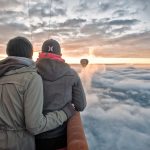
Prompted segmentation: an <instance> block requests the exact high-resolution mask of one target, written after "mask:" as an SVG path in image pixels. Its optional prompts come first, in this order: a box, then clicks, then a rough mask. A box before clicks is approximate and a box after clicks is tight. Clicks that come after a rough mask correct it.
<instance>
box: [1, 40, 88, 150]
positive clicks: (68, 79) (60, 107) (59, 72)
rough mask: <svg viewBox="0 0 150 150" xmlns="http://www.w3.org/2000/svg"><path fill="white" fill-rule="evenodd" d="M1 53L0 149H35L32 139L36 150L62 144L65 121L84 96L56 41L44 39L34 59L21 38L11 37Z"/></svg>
mask: <svg viewBox="0 0 150 150" xmlns="http://www.w3.org/2000/svg"><path fill="white" fill-rule="evenodd" d="M6 53H7V55H8V57H7V58H6V59H4V60H1V61H0V150H3V149H6V150H27V149H29V150H35V139H36V149H39V150H40V149H42V148H43V149H45V148H49V149H50V148H51V150H55V149H59V148H62V147H65V146H66V140H64V139H66V125H67V120H68V119H69V118H70V117H71V116H72V115H73V114H74V113H75V110H76V111H82V110H83V109H84V108H85V106H86V99H85V94H84V90H83V87H82V84H81V80H80V78H79V76H78V74H77V73H76V72H75V71H74V70H73V69H71V68H70V66H69V65H68V64H66V63H65V61H64V60H63V59H62V58H61V48H60V45H59V43H58V42H57V41H55V40H52V39H51V40H47V41H45V42H44V43H43V46H42V52H41V53H40V55H39V58H38V60H37V62H36V63H35V62H33V61H32V55H33V47H32V44H31V43H30V41H29V40H28V39H26V38H24V37H16V38H13V39H11V40H10V41H9V42H8V44H7V48H6ZM35 135H36V136H35ZM35 137H36V138H35ZM44 146H45V147H44Z"/></svg>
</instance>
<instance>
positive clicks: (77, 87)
mask: <svg viewBox="0 0 150 150" xmlns="http://www.w3.org/2000/svg"><path fill="white" fill-rule="evenodd" d="M37 69H38V73H39V74H40V75H41V76H42V79H43V87H44V108H43V113H44V114H46V113H48V112H51V111H54V110H60V109H62V108H63V107H64V106H65V105H66V104H67V103H72V104H73V105H74V107H75V109H76V110H77V111H83V110H84V108H85V106H86V98H85V93H84V90H83V86H82V83H81V80H80V78H79V76H78V74H77V73H76V72H75V71H74V70H73V69H72V68H70V66H69V65H68V64H66V63H64V62H60V61H57V60H53V59H50V58H44V59H39V60H38V62H37ZM65 127H66V124H63V126H60V127H58V128H56V129H55V130H53V131H50V132H47V133H42V134H40V135H39V136H38V137H39V138H53V137H57V136H60V135H61V134H63V130H65Z"/></svg>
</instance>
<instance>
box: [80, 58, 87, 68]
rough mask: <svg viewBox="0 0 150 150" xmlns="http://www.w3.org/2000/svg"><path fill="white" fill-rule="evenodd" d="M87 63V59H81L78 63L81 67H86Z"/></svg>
mask: <svg viewBox="0 0 150 150" xmlns="http://www.w3.org/2000/svg"><path fill="white" fill-rule="evenodd" d="M88 63H89V61H88V59H81V60H80V64H81V65H82V67H86V66H87V64H88Z"/></svg>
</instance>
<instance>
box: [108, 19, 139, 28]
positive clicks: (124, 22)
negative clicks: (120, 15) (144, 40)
mask: <svg viewBox="0 0 150 150" xmlns="http://www.w3.org/2000/svg"><path fill="white" fill-rule="evenodd" d="M139 22H140V21H139V20H137V19H126V20H112V21H110V22H108V24H110V25H128V26H130V25H135V24H137V23H139Z"/></svg>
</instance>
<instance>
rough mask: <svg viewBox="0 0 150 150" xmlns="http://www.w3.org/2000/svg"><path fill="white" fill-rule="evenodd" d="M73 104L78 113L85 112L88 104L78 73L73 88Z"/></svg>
mask: <svg viewBox="0 0 150 150" xmlns="http://www.w3.org/2000/svg"><path fill="white" fill-rule="evenodd" d="M72 103H73V104H74V106H75V109H76V111H83V110H84V108H85V107H86V104H87V103H86V97H85V93H84V89H83V86H82V82H81V80H80V78H79V76H78V75H77V73H76V82H75V83H74V85H73V88H72Z"/></svg>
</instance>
